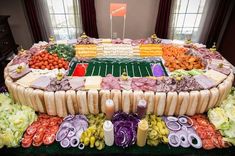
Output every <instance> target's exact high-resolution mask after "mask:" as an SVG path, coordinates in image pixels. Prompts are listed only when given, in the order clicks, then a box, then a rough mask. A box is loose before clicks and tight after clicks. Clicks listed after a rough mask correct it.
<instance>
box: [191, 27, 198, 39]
mask: <svg viewBox="0 0 235 156" xmlns="http://www.w3.org/2000/svg"><path fill="white" fill-rule="evenodd" d="M197 37H198V28H194V30H193V34H192V40H193V41H196V40H197Z"/></svg>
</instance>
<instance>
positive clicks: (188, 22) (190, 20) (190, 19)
mask: <svg viewBox="0 0 235 156" xmlns="http://www.w3.org/2000/svg"><path fill="white" fill-rule="evenodd" d="M196 16H197V15H196V14H187V15H186V17H185V23H184V27H193V26H194V23H195V21H196Z"/></svg>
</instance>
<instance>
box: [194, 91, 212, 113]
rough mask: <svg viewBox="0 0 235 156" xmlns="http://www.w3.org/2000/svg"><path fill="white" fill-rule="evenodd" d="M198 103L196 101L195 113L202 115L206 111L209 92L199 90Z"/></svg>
mask: <svg viewBox="0 0 235 156" xmlns="http://www.w3.org/2000/svg"><path fill="white" fill-rule="evenodd" d="M199 94H200V96H199V101H198V106H197V113H198V114H199V113H200V114H202V113H204V112H205V111H206V108H207V105H208V103H209V100H210V91H209V90H201V91H200V92H199Z"/></svg>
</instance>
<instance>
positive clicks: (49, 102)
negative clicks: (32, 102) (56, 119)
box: [44, 91, 57, 115]
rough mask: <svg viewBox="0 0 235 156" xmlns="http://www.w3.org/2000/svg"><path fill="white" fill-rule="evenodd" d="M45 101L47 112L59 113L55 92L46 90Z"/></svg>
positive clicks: (51, 113)
mask: <svg viewBox="0 0 235 156" xmlns="http://www.w3.org/2000/svg"><path fill="white" fill-rule="evenodd" d="M44 101H45V107H46V111H47V114H49V115H57V111H56V102H55V93H54V92H46V91H45V92H44Z"/></svg>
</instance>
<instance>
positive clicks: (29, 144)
mask: <svg viewBox="0 0 235 156" xmlns="http://www.w3.org/2000/svg"><path fill="white" fill-rule="evenodd" d="M21 146H22V147H23V148H29V147H30V146H31V143H27V144H21Z"/></svg>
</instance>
